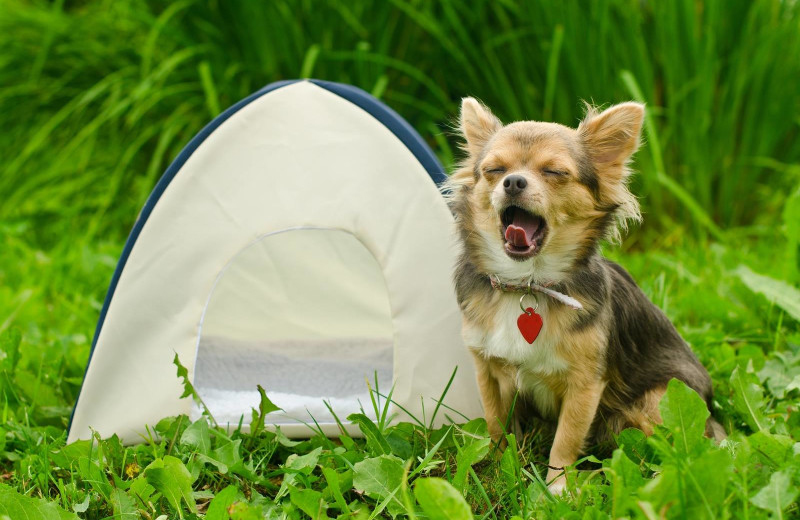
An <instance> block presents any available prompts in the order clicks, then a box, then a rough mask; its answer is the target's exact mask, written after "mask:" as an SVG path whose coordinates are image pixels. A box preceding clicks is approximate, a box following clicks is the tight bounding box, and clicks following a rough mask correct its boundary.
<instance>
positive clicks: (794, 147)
mask: <svg viewBox="0 0 800 520" xmlns="http://www.w3.org/2000/svg"><path fill="white" fill-rule="evenodd" d="M467 5H468V7H466V6H467ZM799 10H800V5H798V4H797V3H796V2H780V1H772V0H763V1H755V2H746V1H725V2H723V1H720V0H709V1H707V2H703V3H700V2H694V1H687V0H679V1H674V2H638V1H628V0H601V1H596V2H572V1H566V2H519V3H518V2H510V1H505V0H499V1H498V0H494V1H489V0H476V1H474V2H470V3H469V4H465V3H462V2H456V1H455V0H443V1H441V2H429V3H426V2H420V1H412V0H408V1H403V0H392V1H385V2H384V1H368V0H359V1H356V2H344V1H333V0H332V1H329V2H312V1H303V0H294V1H289V0H278V1H275V2H265V3H256V2H245V1H231V2H201V1H184V2H176V3H170V4H167V3H160V2H155V1H152V2H147V1H144V0H131V1H126V2H119V1H110V0H107V1H103V0H86V1H75V2H73V1H62V0H57V1H54V2H44V1H33V0H31V1H23V0H0V49H2V51H3V52H0V121H2V122H3V123H4V124H3V132H0V157H2V158H3V161H2V163H3V167H2V175H0V392H2V401H0V406H2V412H1V413H2V423H1V424H0V429H1V430H2V432H0V433H2V435H0V466H1V467H2V472H1V473H0V482H2V483H3V484H0V518H2V516H3V515H4V514H5V515H8V516H9V517H10V518H13V519H16V518H19V517H20V516H21V513H19V508H23V509H24V510H25V511H26V513H29V514H31V515H32V516H31V518H37V517H36V516H34V515H35V513H34V510H35V509H37V508H38V511H39V513H40V516H39V518H60V517H64V518H68V517H69V516H64V513H60V512H59V511H58V510H57V509H56V508H57V507H60V508H63V509H64V510H66V511H70V512H73V513H76V514H77V515H78V516H79V517H80V518H84V519H100V518H108V517H115V518H125V519H134V518H144V519H150V520H152V519H155V518H160V517H161V515H165V516H164V517H163V518H175V517H179V516H183V517H185V518H197V517H203V516H204V517H205V518H209V519H216V518H228V516H232V517H233V518H263V517H269V518H273V517H274V518H280V517H281V515H285V516H286V517H287V518H303V517H308V516H311V517H319V516H320V512H321V511H325V512H326V513H325V514H326V515H327V516H328V517H337V516H343V517H345V518H349V517H356V518H358V517H359V515H360V516H361V517H364V518H368V517H369V516H371V515H375V516H377V517H388V516H392V515H395V514H396V515H398V516H408V517H412V518H413V517H416V518H420V519H421V518H440V517H442V516H441V514H444V515H445V516H444V517H445V518H460V517H461V516H459V515H461V514H463V512H464V510H463V503H461V502H460V501H459V499H457V498H456V497H463V499H464V500H465V501H466V503H467V504H468V506H469V507H470V508H471V510H472V511H473V513H474V514H475V515H476V517H478V518H497V519H504V518H509V517H511V516H513V515H519V516H521V517H524V518H562V517H569V518H609V517H612V518H617V517H631V518H660V517H662V516H665V517H668V518H766V517H769V516H770V515H771V516H772V517H776V518H791V517H800V509H798V504H797V493H796V489H797V486H798V485H800V444H798V442H800V414H798V412H797V401H798V397H800V388H798V387H800V326H799V325H798V322H799V321H800V316H798V315H797V302H798V301H800V297H798V296H797V289H796V287H797V284H798V283H800V262H799V261H798V259H799V258H800V257H799V254H800V249H799V248H798V244H800V234H799V233H800V188H798V185H799V184H800V183H799V182H798V180H800V144H798V143H800V139H798V124H799V123H800V101H799V100H798V99H799V98H798V96H797V95H796V92H797V88H796V85H797V84H800V81H798V80H800V61H798V60H797V58H796V57H797V56H798V55H800V31H798V28H799V27H800V12H798V11H799ZM291 77H318V78H321V79H327V80H333V81H343V82H348V83H353V84H356V85H358V86H360V87H361V88H364V89H365V90H367V91H369V92H371V93H373V94H374V95H377V96H379V97H381V98H382V99H383V100H384V101H386V102H387V103H388V104H389V105H390V106H392V107H393V108H395V109H396V110H397V111H398V112H400V113H401V114H402V115H403V116H404V117H406V118H407V119H408V120H409V121H410V122H411V123H412V124H413V125H414V126H415V127H416V128H417V129H418V130H419V131H420V133H421V134H422V135H423V136H424V137H425V138H426V139H428V140H429V142H430V143H431V145H432V146H433V147H434V149H435V150H436V152H437V153H438V154H439V156H440V158H441V159H442V161H443V162H444V163H445V164H446V165H452V164H453V162H454V160H455V159H456V158H457V157H458V154H457V152H456V145H457V140H456V138H455V136H453V135H452V133H451V132H450V130H449V129H450V127H451V125H452V121H453V117H454V114H455V113H456V111H457V107H458V101H459V98H460V97H462V96H465V95H475V96H477V97H479V98H481V99H482V100H484V101H485V102H487V103H488V104H489V105H490V106H491V107H492V108H493V109H494V110H495V111H496V112H497V113H498V114H499V115H500V116H501V118H503V119H504V120H506V121H509V120H513V119H521V118H529V119H530V118H533V119H541V118H544V119H549V120H555V121H559V122H562V123H565V124H570V125H574V124H575V123H576V122H577V121H578V120H579V118H580V115H581V110H582V107H581V103H580V100H581V99H586V100H591V101H593V102H595V103H598V104H608V103H613V102H618V101H623V100H627V99H639V100H642V101H645V102H647V103H648V107H649V112H648V121H647V128H646V142H645V146H644V147H643V149H642V150H641V151H640V152H639V155H638V158H637V163H636V165H635V167H636V169H637V170H638V171H639V174H638V175H637V177H636V181H635V186H634V190H635V192H636V193H637V194H639V195H640V197H641V202H642V205H643V208H644V211H645V223H644V225H643V226H642V227H641V228H639V229H637V230H634V231H633V233H632V234H631V235H630V236H629V238H628V239H627V240H626V241H625V242H624V244H623V246H622V247H621V248H618V249H615V250H609V251H608V254H609V255H610V256H612V257H613V258H615V259H616V260H618V261H620V262H621V263H622V264H623V265H624V266H625V267H627V268H628V269H629V270H630V271H631V273H632V274H633V275H634V277H635V278H636V279H637V280H638V281H639V283H640V284H641V286H642V287H643V289H644V290H645V292H646V293H647V294H648V295H649V296H650V297H651V298H652V299H653V301H654V302H655V303H656V304H658V305H659V306H660V307H662V308H663V309H664V310H665V311H666V312H667V314H668V315H669V317H670V318H671V319H672V320H673V322H674V323H676V325H677V326H678V328H679V330H680V331H681V333H682V334H683V336H684V337H685V338H686V339H687V340H688V341H689V342H690V343H691V344H692V346H693V348H694V350H695V352H697V354H698V356H699V357H700V358H701V360H702V361H703V363H704V365H705V366H706V367H708V369H709V371H710V373H711V375H712V379H713V381H714V390H715V395H716V398H715V410H714V413H715V415H716V416H717V417H718V418H719V419H720V420H721V421H722V422H723V423H724V424H725V426H726V428H727V429H728V431H729V432H731V436H730V440H729V441H728V442H726V443H725V444H724V445H723V446H721V447H715V446H713V445H710V444H709V443H706V442H704V441H702V440H701V439H700V438H699V437H698V436H697V435H696V434H695V433H696V432H694V430H692V428H691V427H688V428H686V427H684V428H680V427H679V426H678V425H677V424H676V423H674V422H670V421H667V424H666V425H665V427H664V429H662V430H660V431H659V432H658V433H657V434H656V435H655V436H654V437H652V438H651V440H649V441H646V442H645V441H642V440H641V439H640V438H639V437H638V436H637V434H636V433H628V434H626V435H625V436H624V437H623V438H622V439H621V441H620V444H621V445H622V449H621V450H620V451H617V452H614V453H612V454H609V458H606V459H603V460H599V459H591V458H590V459H586V460H584V461H583V462H582V463H581V464H579V465H578V466H577V467H576V468H572V469H570V477H571V478H570V485H571V487H572V489H573V491H575V490H580V492H579V493H577V492H576V493H573V495H572V497H571V498H554V497H551V496H549V495H548V494H547V493H546V492H545V491H544V490H543V487H542V485H541V476H540V475H541V470H542V469H543V464H544V463H545V462H546V459H547V450H548V448H549V440H548V438H547V432H545V431H544V430H536V431H533V432H530V433H528V434H526V435H525V436H523V437H522V438H519V439H514V442H512V443H511V446H512V448H510V449H508V450H506V452H505V453H504V454H502V455H500V454H499V453H497V452H495V451H493V450H492V449H491V448H490V446H489V443H488V440H487V439H486V435H485V423H483V422H482V421H473V422H470V423H468V424H467V425H456V426H452V427H446V428H443V429H440V430H435V431H430V430H427V429H424V428H421V427H419V426H414V425H410V424H403V425H397V426H385V425H382V426H380V427H379V428H378V430H377V433H375V431H373V430H372V429H370V431H369V433H368V435H367V440H366V441H365V440H353V439H350V438H349V437H347V436H342V437H341V438H339V439H333V440H328V439H325V438H324V437H321V436H316V437H314V438H312V439H310V440H308V441H303V442H300V443H293V442H291V441H288V440H287V439H285V438H283V437H281V436H278V435H275V434H273V433H270V432H266V431H263V430H260V429H257V431H256V432H255V433H252V434H251V433H242V432H232V433H223V432H219V431H216V430H215V429H214V428H213V427H211V426H209V424H207V423H206V422H204V421H200V422H196V423H194V424H191V423H190V422H189V421H188V419H186V418H167V419H165V420H164V421H162V422H161V423H159V424H158V425H153V431H154V437H153V439H151V440H150V441H149V442H147V443H144V444H142V445H140V446H136V447H123V446H121V445H120V444H119V442H118V441H117V440H116V439H114V438H112V439H105V440H100V439H96V440H95V442H94V443H86V442H84V443H76V444H73V445H70V446H65V445H64V440H65V427H66V423H67V420H68V417H69V413H70V411H71V407H72V404H73V402H74V400H75V398H76V395H77V391H78V389H79V387H80V383H81V380H82V377H83V371H84V368H85V363H86V359H87V356H88V351H89V346H90V343H91V338H92V334H93V332H94V327H95V324H96V320H97V316H98V314H99V310H100V306H101V303H102V300H103V298H104V296H105V291H106V289H107V286H108V282H109V280H110V277H111V273H112V271H113V268H114V265H115V263H116V260H117V258H118V256H119V253H120V252H121V249H122V245H123V243H124V240H125V237H126V234H127V233H128V231H129V230H130V227H131V225H132V223H133V221H134V219H135V218H136V215H137V213H138V211H139V209H140V207H141V205H142V204H143V202H144V200H145V198H146V197H147V195H148V194H149V192H150V190H151V189H152V187H153V185H154V183H155V182H156V181H157V179H158V177H159V175H160V174H161V172H162V171H163V170H164V169H165V167H166V166H167V164H168V163H169V161H170V160H171V159H172V158H173V157H174V156H175V155H176V154H177V153H178V152H179V150H180V149H181V147H182V146H183V145H184V144H185V143H186V142H187V141H188V140H189V139H190V138H191V137H192V136H193V135H194V134H195V133H196V132H198V131H199V130H200V129H201V128H202V126H203V125H204V124H205V123H207V122H208V121H209V120H210V119H212V118H213V117H214V116H215V115H216V114H218V113H219V112H220V111H221V110H224V109H225V108H226V107H227V106H229V105H231V104H232V103H234V102H236V101H237V100H239V99H241V98H242V97H245V96H246V95H248V94H250V93H251V92H253V91H255V90H256V89H258V88H259V87H260V86H262V85H264V84H266V83H269V82H271V81H276V80H279V79H285V78H291ZM741 266H745V267H741ZM762 275H766V276H769V277H770V279H764V278H761V277H760V276H762ZM765 295H766V296H765ZM176 377H177V376H176ZM267 390H269V389H267ZM662 405H663V406H665V407H669V409H670V410H672V412H673V416H674V415H675V413H677V412H680V414H683V415H684V416H685V417H687V418H688V423H690V425H691V424H696V422H697V421H696V419H697V417H699V415H698V414H700V413H701V412H700V411H699V409H698V407H697V406H696V403H695V402H693V400H692V398H691V396H687V395H684V394H681V389H680V388H676V389H673V391H672V393H671V394H670V399H669V400H668V401H667V402H666V403H662ZM676 410H677V412H676ZM666 416H669V413H667V414H666ZM692 418H694V419H692ZM246 419H247V418H246ZM342 420H346V418H342ZM257 422H258V421H257ZM684 426H685V425H684ZM693 432H694V433H693ZM155 434H158V437H157V436H156V435H155ZM156 438H159V439H161V440H156ZM515 446H516V448H515ZM590 452H591V450H590ZM709 468H710V469H709ZM712 470H713V471H712ZM437 479H443V480H437ZM443 481H445V482H448V483H449V484H445V483H443ZM379 484H380V485H379ZM449 486H452V487H449ZM228 506H231V507H232V510H231V511H232V514H231V515H227V513H226V512H225V511H226V510H227V509H228ZM15 507H16V508H17V509H15ZM448 508H450V509H448ZM442 511H447V512H446V513H442ZM437 514H438V515H440V516H437ZM59 515H61V516H59ZM113 515H116V516H113ZM72 518H74V516H72Z"/></svg>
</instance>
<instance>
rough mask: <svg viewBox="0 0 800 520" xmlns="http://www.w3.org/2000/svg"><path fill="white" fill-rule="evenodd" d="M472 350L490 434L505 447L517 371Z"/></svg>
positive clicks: (493, 439)
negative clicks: (505, 435)
mask: <svg viewBox="0 0 800 520" xmlns="http://www.w3.org/2000/svg"><path fill="white" fill-rule="evenodd" d="M470 352H472V356H473V358H474V359H475V373H476V375H477V378H478V388H479V390H480V393H481V401H482V402H483V411H484V414H485V415H486V424H487V426H488V427H489V435H490V436H491V437H492V441H494V442H499V444H500V447H501V448H504V447H505V445H506V440H505V437H503V433H504V429H505V424H506V422H507V421H508V419H509V414H510V413H511V406H512V403H513V401H514V394H515V392H516V385H515V380H516V378H515V376H516V372H515V371H514V370H513V369H512V368H511V367H507V366H505V365H503V364H501V363H500V362H499V361H497V360H495V359H487V358H485V357H484V356H483V354H482V353H480V352H479V351H477V350H475V349H470Z"/></svg>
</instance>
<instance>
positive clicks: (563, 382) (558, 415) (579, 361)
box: [445, 98, 724, 491]
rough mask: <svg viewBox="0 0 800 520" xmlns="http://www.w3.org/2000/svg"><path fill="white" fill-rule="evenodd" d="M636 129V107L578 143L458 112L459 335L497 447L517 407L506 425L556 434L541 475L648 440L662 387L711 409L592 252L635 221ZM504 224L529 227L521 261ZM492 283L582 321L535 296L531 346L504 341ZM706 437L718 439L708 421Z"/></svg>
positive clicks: (452, 183)
mask: <svg viewBox="0 0 800 520" xmlns="http://www.w3.org/2000/svg"><path fill="white" fill-rule="evenodd" d="M643 117H644V107H643V106H642V105H640V104H638V103H623V104H620V105H616V106H614V107H611V108H609V109H608V110H606V111H604V112H602V113H599V112H597V111H595V110H593V109H589V110H588V113H587V115H586V118H585V119H584V120H583V121H582V122H581V124H580V126H579V127H578V128H577V129H572V128H568V127H565V126H562V125H558V124H554V123H541V122H533V121H522V122H516V123H512V124H509V125H506V126H504V125H502V124H501V122H500V121H499V120H498V119H497V118H496V117H495V116H494V115H493V114H492V113H491V112H490V111H489V109H488V108H486V107H485V106H483V105H481V104H480V103H478V102H477V101H475V100H474V99H472V98H466V99H464V101H463V103H462V110H461V121H460V126H461V131H462V133H463V135H464V138H465V141H466V144H465V151H466V153H467V158H466V160H465V161H464V162H463V163H462V165H461V167H460V168H459V169H458V170H457V171H456V172H454V174H453V175H452V177H451V178H450V180H449V182H448V183H447V185H446V187H445V191H446V193H447V196H448V198H449V202H450V205H451V208H452V211H453V213H454V215H455V216H456V221H457V224H458V227H459V230H460V234H461V240H462V244H463V250H462V253H461V256H460V259H459V263H458V266H457V269H456V273H455V285H456V291H457V295H458V300H459V304H460V306H461V310H462V313H463V316H464V327H463V335H464V339H465V341H466V343H467V346H468V347H469V348H470V350H471V352H472V353H473V356H474V359H475V366H476V371H477V377H478V382H479V385H480V390H481V396H482V400H483V404H484V410H485V412H486V418H487V421H488V424H489V430H490V433H491V434H492V437H493V438H494V439H496V440H498V439H500V437H501V434H502V429H503V424H504V423H505V421H506V419H507V417H508V414H509V411H510V408H511V405H512V402H513V400H514V398H515V395H517V393H518V398H517V399H518V405H517V406H515V410H517V413H518V416H519V414H520V413H527V414H531V413H532V414H535V415H536V416H538V417H541V418H543V419H545V420H549V421H552V422H554V423H556V425H557V426H556V433H555V438H554V441H553V446H552V449H551V452H550V462H549V465H550V466H551V468H563V467H564V466H567V465H569V464H572V463H574V462H575V461H576V460H577V457H578V455H579V453H580V451H581V450H582V448H583V446H584V445H585V444H586V443H587V441H593V442H594V441H601V440H605V439H608V438H609V437H610V435H609V433H610V432H614V433H617V432H619V431H621V430H622V429H624V428H626V427H636V428H640V429H642V430H643V431H645V432H647V433H649V432H652V425H653V424H654V423H658V422H660V417H659V412H658V402H659V400H660V398H661V396H662V394H663V393H664V391H665V388H666V384H667V383H668V381H669V380H670V379H671V378H677V379H680V380H682V381H684V382H685V383H686V384H687V385H688V386H690V387H691V388H693V389H694V390H695V391H697V393H698V394H699V395H700V396H701V397H702V398H703V399H704V400H705V401H706V403H707V405H708V406H709V409H710V407H711V399H712V391H711V381H710V378H709V376H708V373H707V372H706V370H705V369H704V368H703V366H702V365H701V364H700V363H699V362H698V360H697V358H696V357H695V355H694V354H693V353H692V351H691V350H690V348H689V347H688V345H687V344H686V342H685V341H684V340H683V339H682V338H681V336H680V335H679V334H678V332H677V331H676V330H675V327H674V326H673V325H672V324H671V323H670V321H669V320H668V319H667V317H666V316H665V315H664V313H663V312H662V311H661V310H660V309H658V308H657V307H656V306H655V305H653V304H652V303H651V302H650V301H649V300H648V299H647V297H646V296H645V295H644V293H642V291H641V290H640V289H639V288H638V286H637V285H636V283H635V282H634V281H633V279H632V278H631V277H630V275H628V273H627V272H626V271H625V270H624V269H623V268H622V267H620V266H619V265H617V264H615V263H613V262H611V261H609V260H606V259H605V258H603V257H602V256H601V254H600V252H599V245H600V243H601V241H602V240H604V239H609V238H610V239H612V240H613V239H614V238H615V237H617V236H618V234H619V232H620V230H621V229H624V227H625V224H626V223H627V222H628V221H630V220H639V219H640V214H639V206H638V203H637V201H636V198H635V197H634V196H633V195H632V194H631V193H630V191H629V190H628V187H627V180H628V177H629V175H630V170H629V169H628V167H627V163H628V161H629V160H630V157H631V155H632V154H633V153H634V152H635V151H636V149H637V148H638V146H639V134H640V131H641V127H642V121H643ZM520 177H521V178H522V179H524V180H523V181H520V180H519V178H520ZM509 179H511V183H510V185H511V186H512V187H511V188H509ZM514 182H517V184H516V185H514ZM514 186H516V188H514ZM520 186H522V188H520ZM516 211H524V212H527V213H528V214H530V215H533V217H532V218H536V219H539V220H538V222H540V224H539V227H538V228H537V231H536V235H535V237H534V238H531V244H533V245H532V250H531V251H528V250H526V249H525V247H523V246H519V247H517V246H516V245H515V244H510V243H509V242H508V241H507V239H506V236H504V229H505V228H506V227H507V222H506V221H504V219H506V220H508V219H509V218H511V217H509V216H508V215H509V214H510V215H514V214H515V213H514V212H516ZM509 212H511V213H509ZM515 222H516V221H515ZM532 236H533V235H532ZM537 237H538V238H537ZM490 275H491V276H496V277H497V278H499V279H500V280H502V281H504V282H506V283H515V284H521V285H524V284H526V283H528V282H529V281H532V282H534V283H538V284H542V285H550V286H551V287H552V288H553V289H555V290H557V291H559V292H561V293H564V294H567V295H569V296H571V297H573V298H575V299H577V300H578V301H579V302H581V304H582V305H583V310H579V311H576V310H573V309H570V308H568V307H566V306H564V305H563V304H561V303H559V302H557V301H555V300H553V299H551V298H548V297H546V296H543V295H538V297H537V298H536V300H537V302H538V310H537V312H538V313H539V314H541V315H542V318H543V322H544V326H543V328H542V330H541V332H540V334H539V337H538V338H537V339H536V341H535V342H534V343H533V344H532V345H529V344H528V343H526V342H525V341H524V340H523V339H522V337H521V334H520V333H519V331H518V329H517V327H516V319H517V316H519V314H520V307H519V299H520V294H519V293H507V292H500V291H498V290H496V289H494V288H492V286H491V284H490V281H489V276H490ZM526 299H527V300H526V305H532V304H533V303H534V302H533V297H530V296H528V297H526ZM522 410H524V412H521V411H522ZM518 418H519V417H518ZM707 432H708V434H709V435H716V436H720V435H724V432H723V431H722V428H721V427H720V426H719V424H718V423H716V422H715V421H714V420H713V419H709V423H708V427H707ZM548 481H549V482H551V489H553V490H558V491H560V490H563V488H564V483H565V481H564V477H563V474H562V472H561V471H560V470H558V469H551V470H550V471H549V472H548Z"/></svg>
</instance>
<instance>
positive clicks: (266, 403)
mask: <svg viewBox="0 0 800 520" xmlns="http://www.w3.org/2000/svg"><path fill="white" fill-rule="evenodd" d="M256 388H257V389H258V394H259V396H260V399H259V401H258V410H256V409H255V408H254V409H253V414H252V421H251V422H250V432H252V434H253V436H255V435H256V434H257V433H258V432H260V431H261V430H263V429H264V419H265V418H266V416H267V414H269V413H272V412H276V411H278V410H280V409H281V408H280V407H279V406H278V405H276V404H275V403H273V402H272V401H271V400H270V398H269V397H267V392H266V391H265V390H264V388H263V387H262V386H261V385H256Z"/></svg>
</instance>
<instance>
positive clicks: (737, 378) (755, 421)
mask: <svg viewBox="0 0 800 520" xmlns="http://www.w3.org/2000/svg"><path fill="white" fill-rule="evenodd" d="M730 383H731V388H733V407H734V408H735V409H736V411H737V412H739V413H740V414H741V415H742V416H743V417H744V420H745V422H746V423H747V425H748V426H750V428H752V429H753V431H760V430H763V429H764V428H766V426H767V423H766V420H765V419H764V414H763V412H762V410H763V409H764V395H763V392H762V391H761V385H760V384H759V380H758V377H756V375H755V374H753V373H752V372H749V371H742V370H741V367H738V366H737V367H736V368H734V369H733V372H732V373H731V379H730Z"/></svg>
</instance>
